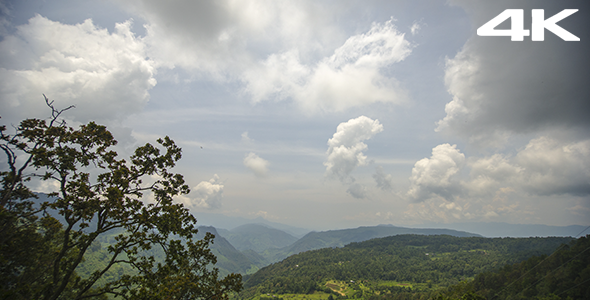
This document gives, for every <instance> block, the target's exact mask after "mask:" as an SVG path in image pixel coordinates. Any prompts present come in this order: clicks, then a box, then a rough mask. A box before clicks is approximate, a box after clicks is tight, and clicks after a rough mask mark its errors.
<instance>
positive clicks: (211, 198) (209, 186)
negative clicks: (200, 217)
mask: <svg viewBox="0 0 590 300" xmlns="http://www.w3.org/2000/svg"><path fill="white" fill-rule="evenodd" d="M222 197H223V184H222V183H221V182H219V176H217V174H215V175H213V178H211V179H210V180H209V181H201V182H200V183H199V184H197V186H195V187H193V189H192V191H191V193H190V194H189V199H188V200H185V202H188V203H185V204H188V205H189V206H195V207H201V208H207V209H215V208H220V207H221V199H222Z"/></svg>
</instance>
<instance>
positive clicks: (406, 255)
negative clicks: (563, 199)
mask: <svg viewBox="0 0 590 300" xmlns="http://www.w3.org/2000/svg"><path fill="white" fill-rule="evenodd" d="M569 241H571V238H526V239H523V238H495V239H489V238H479V237H468V238H459V237H452V236H446V235H437V236H424V235H399V236H391V237H386V238H380V239H374V240H370V241H365V242H361V243H352V244H349V245H347V246H345V247H343V248H327V249H320V250H314V251H308V252H304V253H300V254H298V255H294V256H291V257H289V258H287V259H285V260H283V261H282V262H280V263H276V264H273V265H270V266H268V267H265V268H263V269H261V270H260V271H258V272H257V273H255V274H254V275H252V276H251V277H249V279H248V280H247V281H246V283H245V288H246V289H245V291H244V292H242V293H241V294H240V297H242V298H246V299H250V298H255V297H257V295H266V294H276V295H285V294H300V295H304V294H307V295H311V294H315V293H323V294H325V295H326V297H325V298H324V299H327V297H328V295H332V297H336V298H338V297H347V298H362V299H369V298H375V297H376V298H391V299H406V298H407V299H428V298H429V297H434V296H436V295H437V294H436V291H437V290H439V289H441V288H446V287H449V286H451V285H454V284H458V283H460V282H462V281H466V280H471V279H473V278H474V277H475V276H476V275H477V274H479V273H482V272H486V271H491V270H495V269H499V268H501V267H503V266H504V265H506V264H513V263H516V262H521V261H523V260H525V259H527V258H529V257H531V256H533V255H541V254H549V253H551V252H553V251H554V250H555V249H556V248H557V247H558V246H559V245H560V244H562V243H564V242H569ZM281 297H283V296H281Z"/></svg>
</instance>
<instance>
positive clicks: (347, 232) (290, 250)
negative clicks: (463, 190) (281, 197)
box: [261, 225, 479, 263]
mask: <svg viewBox="0 0 590 300" xmlns="http://www.w3.org/2000/svg"><path fill="white" fill-rule="evenodd" d="M400 234H419V235H441V234H445V235H451V236H458V237H470V236H479V235H477V234H473V233H468V232H464V231H456V230H450V229H423V228H406V227H397V226H391V225H379V226H366V227H359V228H351V229H340V230H329V231H321V232H310V233H308V234H306V235H305V236H304V237H302V238H301V239H299V240H297V241H296V242H295V243H293V244H292V245H290V246H288V247H285V248H282V249H268V250H267V251H265V252H263V253H261V254H262V256H264V257H265V258H266V260H267V261H269V263H272V262H277V261H280V260H283V259H285V258H287V257H288V256H291V255H293V254H297V253H301V252H305V251H310V250H316V249H322V248H334V247H343V246H344V245H347V244H350V243H354V242H362V241H366V240H370V239H374V238H381V237H386V236H394V235H400Z"/></svg>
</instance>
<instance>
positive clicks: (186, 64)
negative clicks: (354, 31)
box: [118, 0, 340, 81]
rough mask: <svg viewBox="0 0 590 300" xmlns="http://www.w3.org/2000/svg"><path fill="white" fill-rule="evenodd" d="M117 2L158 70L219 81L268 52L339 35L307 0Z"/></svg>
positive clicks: (322, 12)
mask: <svg viewBox="0 0 590 300" xmlns="http://www.w3.org/2000/svg"><path fill="white" fill-rule="evenodd" d="M118 2H119V4H120V5H121V6H122V7H124V8H126V9H127V10H129V11H131V12H132V13H134V14H137V15H139V16H141V18H142V19H143V20H145V22H146V30H147V34H146V37H145V42H146V43H147V44H148V45H150V57H153V58H154V60H155V61H156V62H157V63H158V65H159V66H162V67H167V68H175V67H180V68H184V69H186V70H189V71H191V72H193V73H194V74H201V75H205V76H207V77H208V78H213V79H216V80H222V81H224V80H228V79H229V80H233V79H235V78H236V77H235V76H236V75H238V74H240V73H241V72H242V71H243V70H247V69H249V68H250V67H251V66H252V64H253V63H254V61H256V60H257V59H259V58H265V57H267V56H268V55H269V54H270V53H275V52H277V51H282V50H284V49H292V48H299V49H301V50H302V51H305V52H307V51H310V50H311V49H310V48H313V47H317V46H320V47H321V46H323V44H325V43H326V42H328V43H329V41H331V40H334V38H335V37H339V36H340V35H339V34H338V33H337V30H335V27H334V26H333V25H331V24H330V22H329V21H330V20H331V19H332V17H331V15H332V14H333V11H330V10H329V9H328V8H327V7H324V6H323V5H321V4H318V3H315V2H313V1H298V2H280V1H248V0H246V1H233V0H221V1H191V0H178V1H174V2H170V3H163V2H161V1H155V0H131V1H118ZM309 45H311V47H310V46H309Z"/></svg>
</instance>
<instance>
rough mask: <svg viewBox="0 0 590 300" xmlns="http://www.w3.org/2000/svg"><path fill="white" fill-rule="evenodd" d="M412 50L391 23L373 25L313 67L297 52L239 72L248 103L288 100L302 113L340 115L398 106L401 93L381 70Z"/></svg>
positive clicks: (402, 35)
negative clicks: (376, 106) (381, 105)
mask: <svg viewBox="0 0 590 300" xmlns="http://www.w3.org/2000/svg"><path fill="white" fill-rule="evenodd" d="M411 51H412V46H411V45H410V43H409V42H408V41H407V40H406V39H405V38H404V34H402V33H400V32H399V31H397V29H396V28H395V27H394V26H393V23H392V20H389V21H387V22H385V23H382V24H380V23H374V24H373V26H372V27H371V29H370V30H369V31H368V32H367V33H364V34H358V35H354V36H352V37H350V38H348V39H347V40H346V41H345V42H344V44H343V45H342V46H340V47H339V48H337V49H336V50H334V53H333V54H332V55H331V56H329V57H325V58H323V59H321V60H320V61H319V62H317V63H316V64H305V63H302V59H301V56H300V52H299V51H298V50H297V49H292V50H289V51H285V52H282V53H280V54H272V55H270V56H269V57H268V58H267V59H266V60H265V61H263V62H262V63H260V64H259V65H258V66H256V67H254V68H252V69H250V70H249V71H247V72H245V73H244V78H243V79H244V81H245V82H246V85H247V87H246V92H247V93H248V94H250V95H251V96H252V99H253V101H254V102H260V101H264V100H269V99H274V100H277V99H278V100H285V99H292V100H293V101H295V102H296V103H297V104H299V105H300V107H301V108H303V109H304V110H305V111H307V112H316V111H320V110H324V111H342V110H345V109H347V108H351V107H355V106H359V105H367V104H371V103H375V102H388V103H397V104H399V103H402V102H404V101H405V99H406V97H407V96H406V92H405V90H404V89H403V88H402V87H401V86H400V84H399V82H398V81H397V80H396V79H395V78H392V77H389V76H385V75H383V74H382V73H381V69H382V68H384V67H387V66H389V65H391V64H394V63H397V62H400V61H402V60H404V59H405V58H406V57H407V56H408V55H409V54H410V53H411Z"/></svg>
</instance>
